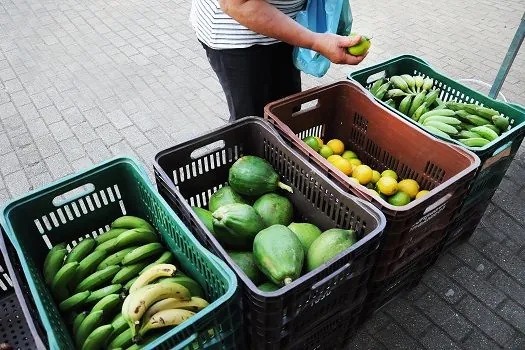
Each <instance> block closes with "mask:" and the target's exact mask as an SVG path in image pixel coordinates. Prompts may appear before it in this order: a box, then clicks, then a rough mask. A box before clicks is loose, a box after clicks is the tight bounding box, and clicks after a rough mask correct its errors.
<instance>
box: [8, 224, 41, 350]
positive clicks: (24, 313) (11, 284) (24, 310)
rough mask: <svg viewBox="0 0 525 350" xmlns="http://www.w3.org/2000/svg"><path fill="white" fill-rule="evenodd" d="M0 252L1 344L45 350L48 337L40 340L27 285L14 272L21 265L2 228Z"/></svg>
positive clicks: (15, 347)
mask: <svg viewBox="0 0 525 350" xmlns="http://www.w3.org/2000/svg"><path fill="white" fill-rule="evenodd" d="M6 243H7V244H6ZM8 249H9V251H8ZM0 252H1V255H0V305H1V306H2V308H1V312H0V344H4V345H3V346H4V348H6V347H7V346H10V347H11V348H13V349H43V348H44V344H43V342H42V338H44V337H45V336H42V338H41V335H40V334H43V333H42V332H40V334H39V333H37V329H36V326H35V322H34V320H33V317H34V315H35V314H36V312H35V309H34V305H33V304H32V303H31V300H30V297H29V295H28V293H27V288H28V287H27V282H26V281H25V280H22V281H21V282H24V283H25V284H22V283H18V280H17V279H16V278H15V277H14V269H20V264H19V262H18V259H17V258H16V255H15V256H13V253H14V249H13V248H12V246H10V245H9V242H8V241H7V242H6V241H4V232H3V230H2V228H1V227H0ZM10 253H11V254H10ZM15 254H16V253H15ZM26 299H27V302H26Z"/></svg>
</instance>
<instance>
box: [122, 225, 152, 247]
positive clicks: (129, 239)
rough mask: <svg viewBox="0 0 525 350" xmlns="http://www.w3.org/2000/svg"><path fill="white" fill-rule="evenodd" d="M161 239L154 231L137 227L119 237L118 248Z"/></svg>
mask: <svg viewBox="0 0 525 350" xmlns="http://www.w3.org/2000/svg"><path fill="white" fill-rule="evenodd" d="M158 241H159V237H158V236H157V235H156V234H155V233H154V231H150V230H146V229H141V228H136V229H132V230H128V231H126V232H124V233H122V234H121V235H120V236H118V237H117V246H118V249H122V248H126V247H130V246H134V245H141V244H147V243H155V242H158Z"/></svg>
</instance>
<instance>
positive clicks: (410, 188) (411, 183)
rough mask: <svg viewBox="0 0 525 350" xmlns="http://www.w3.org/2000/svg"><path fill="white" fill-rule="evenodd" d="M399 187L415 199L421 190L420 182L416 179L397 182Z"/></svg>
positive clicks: (399, 189)
mask: <svg viewBox="0 0 525 350" xmlns="http://www.w3.org/2000/svg"><path fill="white" fill-rule="evenodd" d="M397 189H398V191H401V192H405V193H406V194H408V196H409V197H410V199H414V198H416V195H417V194H418V192H419V184H418V183H417V181H416V180H412V179H404V180H401V181H399V183H398V184H397Z"/></svg>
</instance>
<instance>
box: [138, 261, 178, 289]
mask: <svg viewBox="0 0 525 350" xmlns="http://www.w3.org/2000/svg"><path fill="white" fill-rule="evenodd" d="M176 272H177V268H176V267H175V265H172V264H159V265H154V266H152V267H150V268H149V269H148V270H146V271H144V272H142V274H141V275H140V276H139V277H138V278H137V279H136V280H135V282H133V284H132V285H131V288H130V289H129V292H130V294H131V293H133V292H134V291H136V290H137V289H139V288H142V287H144V286H145V285H147V284H149V283H151V282H152V281H154V280H156V279H157V278H160V277H171V276H175V273H176Z"/></svg>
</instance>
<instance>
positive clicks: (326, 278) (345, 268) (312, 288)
mask: <svg viewBox="0 0 525 350" xmlns="http://www.w3.org/2000/svg"><path fill="white" fill-rule="evenodd" d="M350 266H352V263H351V262H348V263H346V264H344V265H343V266H341V267H340V268H338V269H337V270H335V271H334V272H332V273H331V274H329V275H328V276H326V277H325V278H323V279H322V280H320V281H319V282H317V283H316V284H314V285H313V286H312V287H310V290H312V291H314V290H316V289H317V288H319V287H321V286H322V285H323V284H326V283H328V282H330V280H332V279H333V278H335V277H337V276H339V275H341V274H342V273H343V272H344V271H345V270H348V269H349V268H350Z"/></svg>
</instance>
